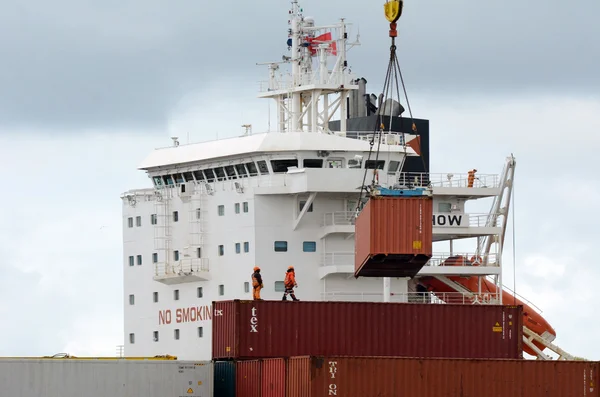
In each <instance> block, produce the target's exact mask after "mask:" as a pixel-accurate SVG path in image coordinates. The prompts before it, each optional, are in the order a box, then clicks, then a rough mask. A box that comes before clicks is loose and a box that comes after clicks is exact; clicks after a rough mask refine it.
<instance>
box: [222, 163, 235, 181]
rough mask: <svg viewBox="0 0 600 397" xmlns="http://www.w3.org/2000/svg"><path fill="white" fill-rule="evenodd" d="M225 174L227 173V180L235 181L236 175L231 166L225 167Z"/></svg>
mask: <svg viewBox="0 0 600 397" xmlns="http://www.w3.org/2000/svg"><path fill="white" fill-rule="evenodd" d="M225 172H226V173H227V176H228V177H229V179H237V175H236V173H235V168H233V165H226V166H225Z"/></svg>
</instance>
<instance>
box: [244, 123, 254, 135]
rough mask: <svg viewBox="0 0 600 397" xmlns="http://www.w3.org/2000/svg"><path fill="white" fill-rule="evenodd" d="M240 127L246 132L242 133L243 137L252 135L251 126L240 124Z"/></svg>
mask: <svg viewBox="0 0 600 397" xmlns="http://www.w3.org/2000/svg"><path fill="white" fill-rule="evenodd" d="M242 127H244V128H245V129H246V132H244V136H247V135H252V124H242Z"/></svg>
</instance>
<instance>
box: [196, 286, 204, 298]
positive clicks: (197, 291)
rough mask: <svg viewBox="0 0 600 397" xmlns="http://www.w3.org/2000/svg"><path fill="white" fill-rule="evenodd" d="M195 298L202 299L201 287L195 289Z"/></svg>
mask: <svg viewBox="0 0 600 397" xmlns="http://www.w3.org/2000/svg"><path fill="white" fill-rule="evenodd" d="M196 296H197V297H198V298H202V296H203V294H202V287H198V288H196Z"/></svg>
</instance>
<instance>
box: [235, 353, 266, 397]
mask: <svg viewBox="0 0 600 397" xmlns="http://www.w3.org/2000/svg"><path fill="white" fill-rule="evenodd" d="M261 382H262V361H261V360H251V361H238V362H236V363H235V395H236V397H251V396H256V397H259V396H260V391H261Z"/></svg>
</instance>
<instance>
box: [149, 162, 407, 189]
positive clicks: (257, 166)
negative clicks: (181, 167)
mask: <svg viewBox="0 0 600 397" xmlns="http://www.w3.org/2000/svg"><path fill="white" fill-rule="evenodd" d="M346 161H347V167H348V168H361V167H362V161H359V160H356V159H350V160H346V159H345V158H342V157H340V158H328V159H327V160H326V161H324V160H323V159H302V166H303V167H304V168H343V167H344V163H346ZM270 163H271V169H272V170H273V173H275V174H277V173H285V172H287V171H288V168H289V167H298V166H299V165H300V162H299V161H298V159H297V158H296V159H281V160H271V161H270ZM364 164H365V168H366V169H375V168H377V169H380V170H383V168H384V166H385V161H384V160H366V161H365V162H364ZM399 168H400V162H398V161H390V162H389V166H388V170H387V171H388V172H389V173H395V172H397V171H398V169H399ZM268 174H269V166H268V165H267V162H266V161H265V160H260V161H257V162H256V163H255V162H254V161H250V162H247V163H242V164H232V165H226V166H221V167H215V168H207V169H204V170H197V171H190V172H183V173H175V174H167V175H159V176H155V177H153V178H152V181H153V182H154V185H155V186H156V187H162V186H165V185H166V186H173V185H175V184H181V183H186V182H214V181H225V180H228V179H229V180H231V179H238V178H247V177H249V176H258V175H268Z"/></svg>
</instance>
